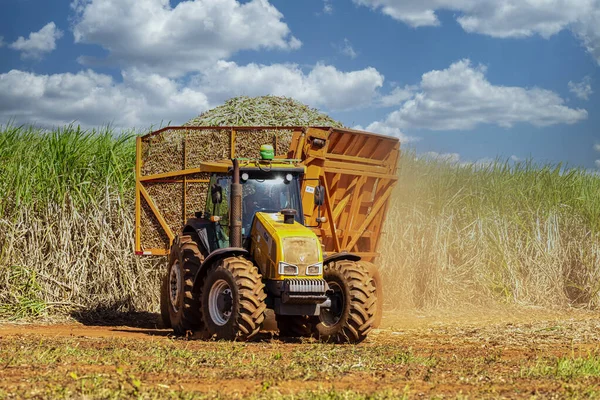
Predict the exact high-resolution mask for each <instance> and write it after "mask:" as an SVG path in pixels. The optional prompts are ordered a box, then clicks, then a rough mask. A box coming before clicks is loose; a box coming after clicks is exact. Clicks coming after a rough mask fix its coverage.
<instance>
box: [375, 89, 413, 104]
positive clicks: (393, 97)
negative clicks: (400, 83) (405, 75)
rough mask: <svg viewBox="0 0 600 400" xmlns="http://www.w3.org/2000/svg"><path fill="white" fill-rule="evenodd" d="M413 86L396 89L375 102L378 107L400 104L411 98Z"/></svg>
mask: <svg viewBox="0 0 600 400" xmlns="http://www.w3.org/2000/svg"><path fill="white" fill-rule="evenodd" d="M416 89H418V87H415V86H405V87H403V88H400V87H396V88H394V89H393V90H392V91H391V92H390V93H389V94H386V95H383V96H381V97H380V98H379V100H378V101H377V106H379V107H393V106H397V105H400V104H402V103H403V102H404V101H406V100H408V99H410V98H411V97H412V96H413V93H414V91H415V90H416Z"/></svg>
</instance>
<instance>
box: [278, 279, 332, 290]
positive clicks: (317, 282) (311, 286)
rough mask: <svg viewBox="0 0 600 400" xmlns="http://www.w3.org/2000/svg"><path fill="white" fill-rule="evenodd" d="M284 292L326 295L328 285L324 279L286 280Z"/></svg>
mask: <svg viewBox="0 0 600 400" xmlns="http://www.w3.org/2000/svg"><path fill="white" fill-rule="evenodd" d="M283 290H284V292H287V293H325V291H326V290H327V283H326V282H325V280H324V279H286V280H284V281H283Z"/></svg>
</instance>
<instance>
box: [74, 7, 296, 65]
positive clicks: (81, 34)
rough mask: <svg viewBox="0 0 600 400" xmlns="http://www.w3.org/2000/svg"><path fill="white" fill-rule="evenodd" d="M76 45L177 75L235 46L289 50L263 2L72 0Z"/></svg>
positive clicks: (275, 14)
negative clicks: (91, 46) (173, 3)
mask: <svg viewBox="0 0 600 400" xmlns="http://www.w3.org/2000/svg"><path fill="white" fill-rule="evenodd" d="M72 8H73V9H74V10H75V14H76V17H75V25H74V28H73V34H74V36H75V41H76V42H77V43H91V44H98V45H100V46H102V47H103V48H105V49H106V50H108V52H109V55H108V57H107V59H106V60H95V59H92V58H89V57H81V58H80V62H82V63H84V64H85V63H88V64H93V63H109V64H117V65H121V66H124V67H131V66H134V67H136V68H138V69H140V70H144V71H152V72H159V73H161V74H163V75H168V76H180V75H184V74H185V73H186V72H189V71H201V70H203V69H204V68H206V66H208V65H211V64H213V63H215V62H216V61H217V60H220V59H225V58H228V57H229V56H231V55H232V54H234V53H235V52H237V51H240V50H258V49H279V50H294V49H297V48H299V47H300V46H301V42H300V41H299V40H298V39H296V38H295V37H294V36H292V35H291V33H290V29H289V27H288V26H287V25H286V24H285V23H284V22H283V21H282V19H283V15H282V14H281V13H280V12H279V11H278V10H277V9H276V8H275V7H273V6H272V5H271V4H269V2H268V1H267V0H251V1H248V2H244V3H239V2H238V1H235V0H195V1H189V0H188V1H182V2H180V3H178V4H177V5H176V6H175V7H171V5H170V2H169V0H75V1H74V2H73V3H72Z"/></svg>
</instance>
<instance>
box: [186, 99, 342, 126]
mask: <svg viewBox="0 0 600 400" xmlns="http://www.w3.org/2000/svg"><path fill="white" fill-rule="evenodd" d="M185 125H186V126H332V127H336V128H342V127H343V125H342V124H341V123H340V122H338V121H336V120H334V119H332V118H330V117H329V116H327V115H325V114H323V113H321V112H319V110H317V109H315V108H311V107H309V106H307V105H305V104H302V103H300V102H299V101H296V100H294V99H291V98H289V97H278V96H260V97H247V96H240V97H234V98H231V99H229V100H227V101H226V102H225V104H223V105H222V106H219V107H216V108H213V109H212V110H209V111H206V112H204V113H202V114H200V115H199V116H198V117H196V118H192V119H191V120H189V121H188V122H186V123H185Z"/></svg>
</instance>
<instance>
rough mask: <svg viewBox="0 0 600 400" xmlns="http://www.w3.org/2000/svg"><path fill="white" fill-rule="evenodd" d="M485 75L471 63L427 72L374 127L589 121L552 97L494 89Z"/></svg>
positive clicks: (435, 127) (447, 127)
mask: <svg viewBox="0 0 600 400" xmlns="http://www.w3.org/2000/svg"><path fill="white" fill-rule="evenodd" d="M485 74H486V68H485V67H483V66H473V65H471V62H470V61H469V60H461V61H459V62H456V63H454V64H452V65H450V67H449V68H447V69H445V70H441V71H438V70H434V71H430V72H427V73H425V74H423V76H422V78H421V82H420V84H419V86H418V90H416V91H415V92H414V93H413V95H412V97H410V98H409V99H408V100H406V101H405V102H404V103H403V104H402V105H401V106H400V108H399V109H398V110H396V111H394V112H392V113H390V114H389V115H388V116H387V118H386V119H385V120H384V121H381V122H376V123H374V124H372V125H371V126H375V124H376V125H377V126H379V127H381V126H386V127H389V128H393V129H400V130H405V129H407V128H413V129H414V128H417V129H431V130H455V129H459V130H467V129H473V128H475V127H477V126H478V125H482V124H493V125H499V126H502V127H507V128H508V127H511V126H513V125H514V124H516V123H528V124H532V125H534V126H549V125H555V124H563V123H566V124H573V123H576V122H579V121H581V120H584V119H586V118H587V111H585V110H583V109H573V108H569V107H567V106H566V105H565V104H564V100H563V99H562V98H561V97H560V96H559V95H557V94H556V93H554V92H552V91H549V90H545V89H539V88H522V87H514V86H496V85H493V84H492V83H490V82H489V81H488V80H487V79H486V76H485Z"/></svg>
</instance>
